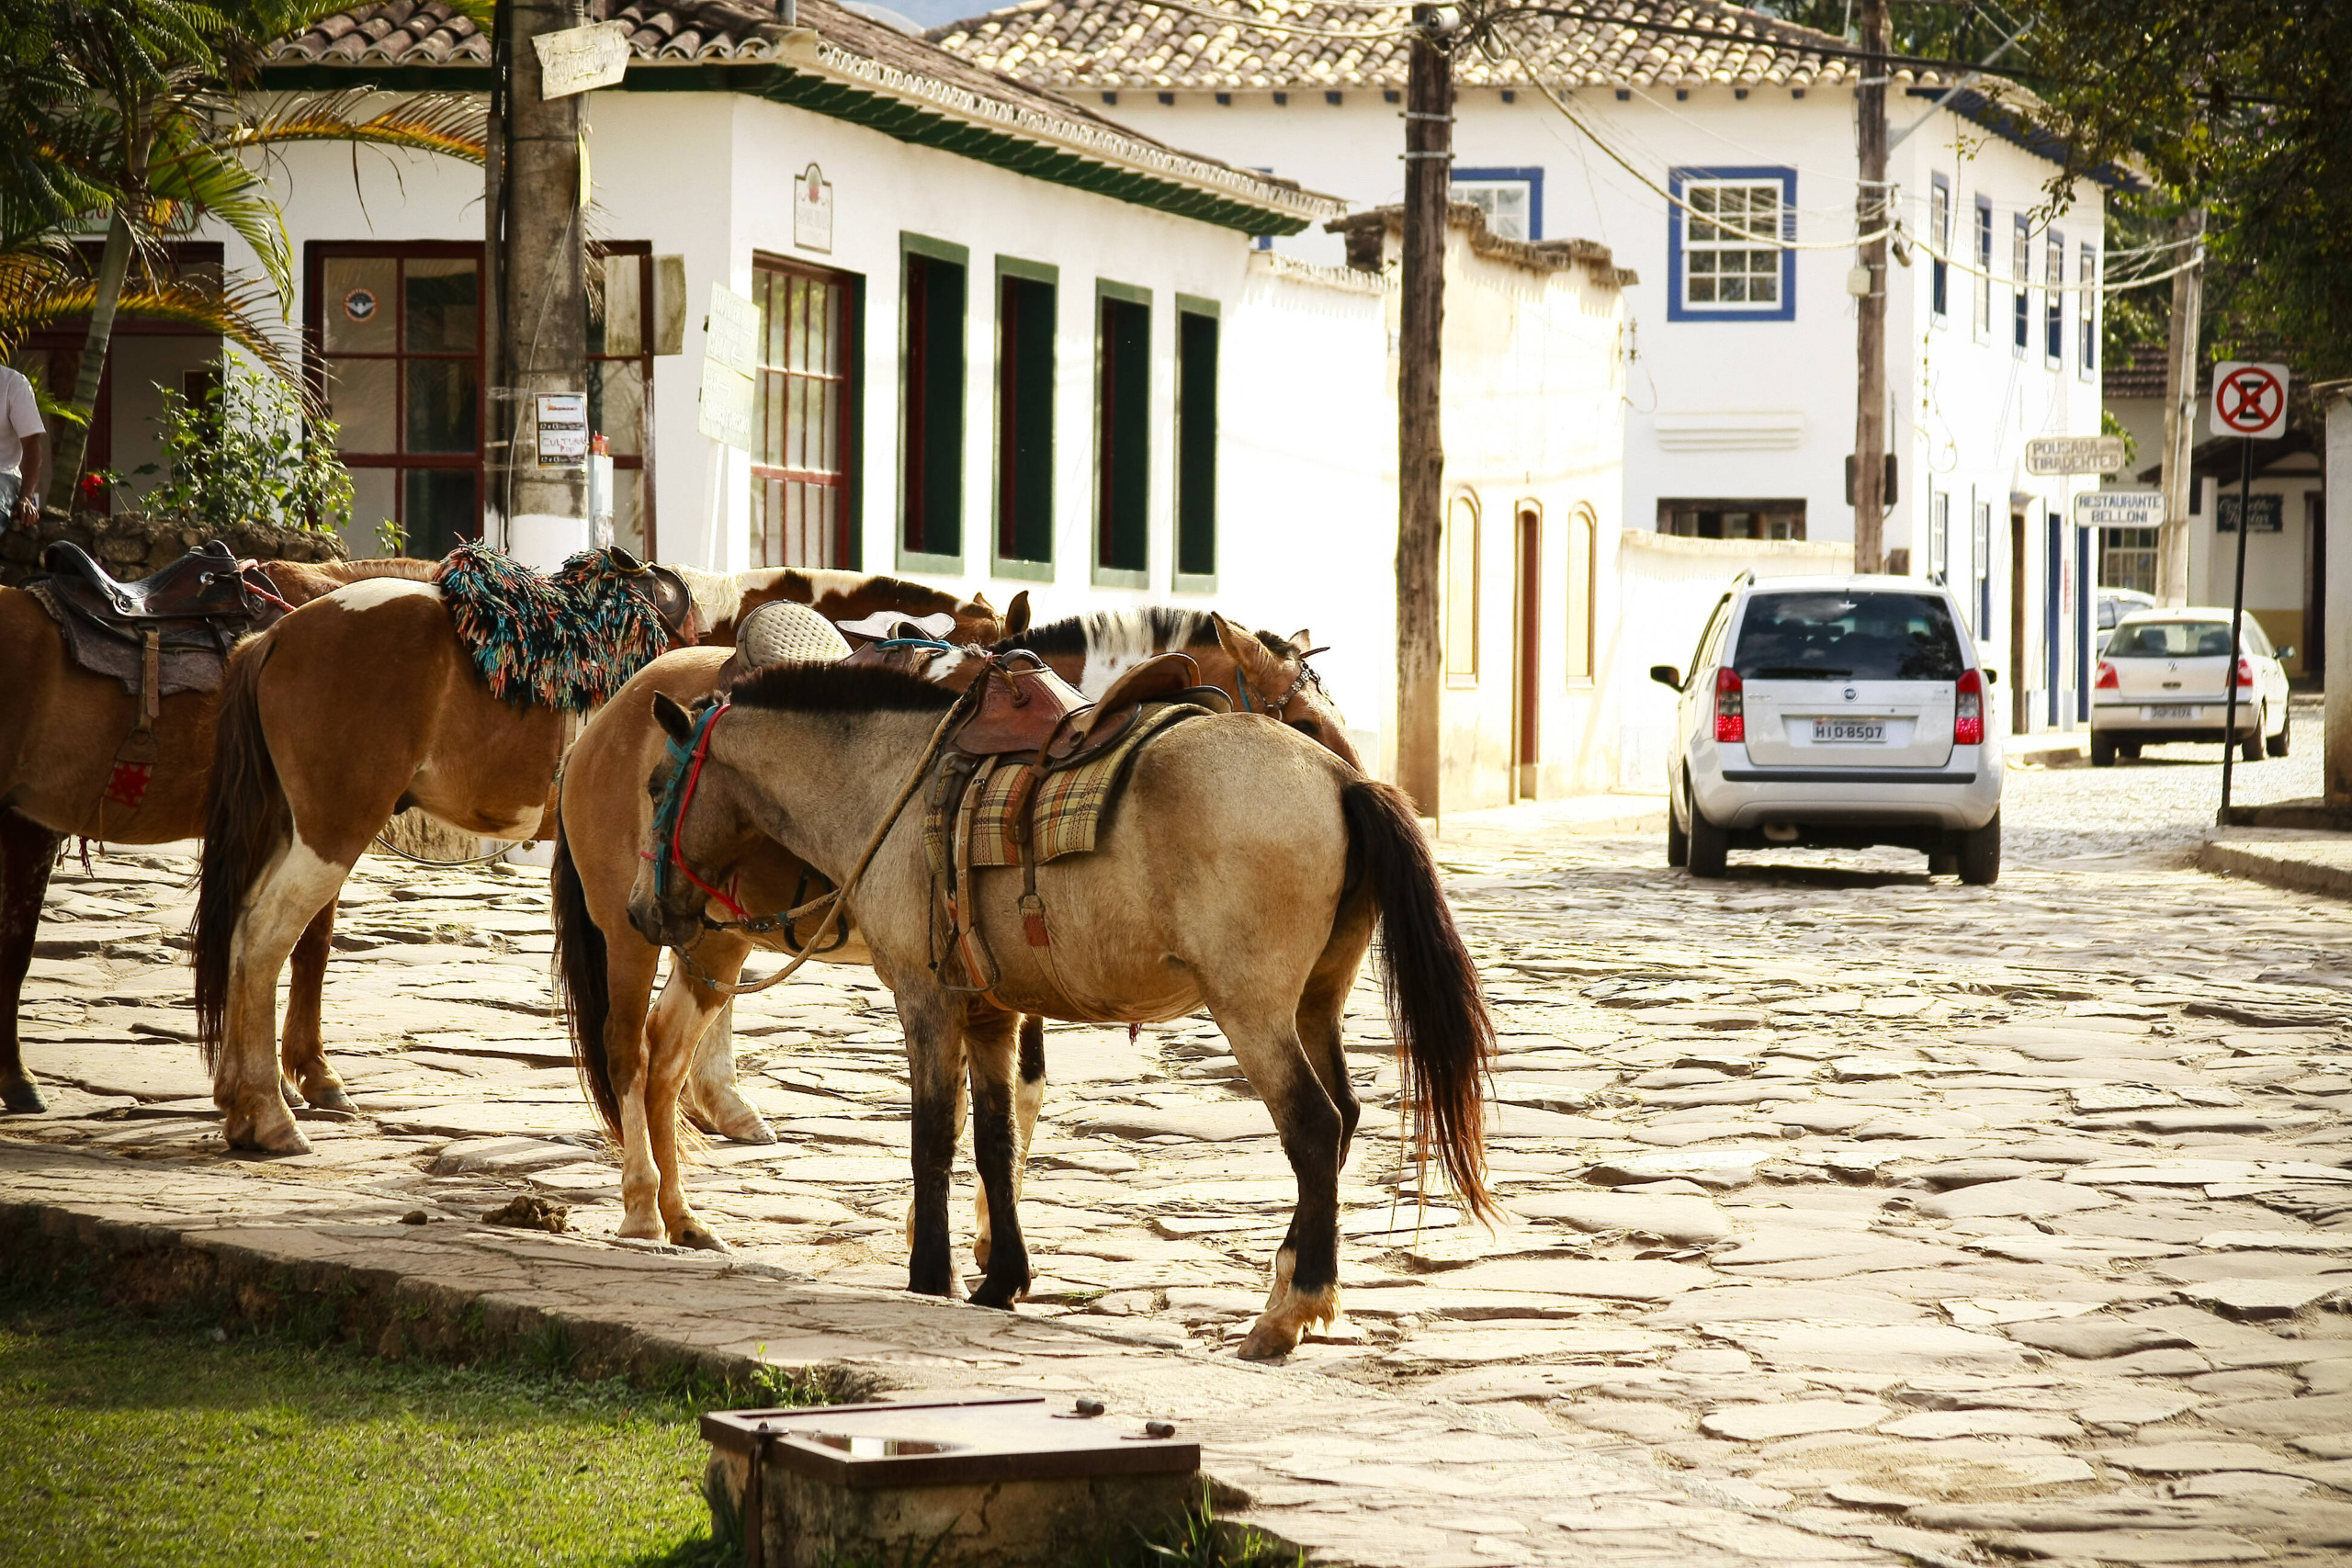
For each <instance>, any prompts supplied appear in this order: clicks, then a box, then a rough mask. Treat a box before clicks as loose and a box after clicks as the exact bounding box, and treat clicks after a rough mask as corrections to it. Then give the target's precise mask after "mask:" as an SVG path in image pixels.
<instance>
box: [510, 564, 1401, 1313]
mask: <svg viewBox="0 0 2352 1568" xmlns="http://www.w3.org/2000/svg"><path fill="white" fill-rule="evenodd" d="M1013 649H1030V650H1032V651H1037V652H1039V653H1040V654H1041V655H1042V657H1044V659H1045V660H1046V664H1047V665H1048V667H1049V668H1051V669H1053V670H1054V671H1055V672H1056V673H1057V674H1058V675H1060V676H1061V677H1062V679H1064V680H1065V681H1067V682H1069V683H1070V684H1071V685H1073V686H1075V687H1077V688H1079V689H1080V691H1081V692H1087V693H1091V694H1100V693H1102V692H1103V691H1104V690H1106V689H1107V688H1108V687H1109V686H1110V685H1111V683H1112V682H1114V680H1116V678H1117V677H1118V676H1119V675H1120V674H1122V673H1124V672H1125V671H1128V670H1131V669H1133V668H1135V666H1136V664H1137V663H1139V662H1140V661H1142V660H1145V659H1148V658H1150V657H1151V656H1153V655H1156V654H1162V653H1168V652H1171V651H1184V652H1187V653H1189V654H1190V656H1191V657H1192V658H1193V660H1194V661H1195V664H1196V666H1197V667H1198V669H1199V671H1200V676H1201V680H1202V682H1203V683H1204V684H1206V685H1210V686H1215V687H1217V688H1219V689H1220V690H1221V691H1223V692H1224V693H1225V694H1226V696H1227V699H1228V700H1229V701H1230V702H1232V703H1233V704H1234V705H1235V706H1236V708H1237V709H1240V710H1243V711H1257V712H1262V713H1270V714H1272V716H1275V717H1278V718H1280V719H1282V720H1283V722H1284V723H1286V724H1288V725H1290V726H1291V727H1292V728H1295V729H1298V730H1299V731H1301V732H1302V733H1304V734H1306V736H1308V737H1309V738H1310V739H1314V740H1315V741H1316V742H1317V743H1318V744H1319V745H1322V746H1323V747H1325V748H1326V749H1328V750H1330V751H1332V752H1333V753H1334V754H1335V755H1338V756H1340V757H1342V758H1344V759H1346V760H1347V761H1349V763H1350V764H1351V765H1353V764H1354V762H1355V752H1354V750H1353V748H1352V747H1351V746H1350V745H1349V743H1348V739H1347V732H1346V728H1345V723H1346V721H1345V719H1344V718H1343V717H1342V716H1341V715H1340V710H1339V708H1338V707H1337V706H1336V705H1334V704H1333V703H1332V701H1331V699H1330V697H1329V694H1326V693H1325V691H1324V690H1323V686H1322V682H1320V681H1319V680H1317V678H1316V676H1315V672H1314V671H1313V669H1312V668H1311V667H1310V666H1309V665H1308V664H1307V662H1306V655H1308V654H1310V653H1312V652H1314V651H1315V649H1312V648H1311V647H1309V646H1308V641H1307V637H1306V633H1305V632H1301V633H1299V634H1297V635H1296V636H1295V637H1289V638H1283V637H1272V636H1269V635H1268V634H1266V633H1263V632H1252V631H1250V630H1248V629H1246V628H1243V627H1240V626H1236V625H1234V624H1233V623H1232V622H1230V621H1227V620H1226V619H1225V618H1224V617H1222V616H1220V615H1216V614H1215V613H1213V612H1210V611H1204V610H1170V609H1162V608H1147V609H1123V610H1108V611H1098V612H1096V613H1094V614H1091V615H1080V616H1076V617H1073V618H1071V619H1068V620H1062V621H1055V622H1050V623H1048V624H1046V625H1044V626H1036V627H1033V628H1031V629H1030V630H1028V631H1025V632H1020V633H1016V634H1014V635H1013V636H1012V637H1006V638H1005V639H1004V640H1002V641H1001V642H1000V643H998V644H997V645H996V649H995V651H997V652H1000V653H1002V652H1009V651H1012V650H1013ZM967 657H968V655H967V653H966V652H965V650H960V649H947V650H942V656H941V657H939V658H936V659H933V660H928V661H926V663H925V665H924V667H923V669H922V676H923V678H924V679H926V680H930V681H933V682H937V683H940V684H944V685H945V686H947V687H949V688H950V689H952V690H958V691H960V690H961V689H962V688H963V686H965V685H967V684H968V683H969V682H970V679H971V672H970V670H969V669H968V668H962V661H964V660H967ZM959 671H960V672H961V676H962V678H961V679H960V680H959V679H958V678H957V676H958V673H959ZM747 672H748V671H741V670H738V669H737V668H736V667H735V666H734V662H733V661H732V660H729V658H728V657H727V656H726V655H725V654H723V653H721V652H720V651H718V650H716V649H680V650H678V651H675V652H672V653H666V654H663V655H662V657H661V658H660V659H657V660H654V661H653V662H652V663H651V664H649V665H647V666H646V667H645V669H643V670H642V671H639V672H638V674H637V675H636V676H635V677H634V678H633V679H632V680H631V681H630V682H629V683H628V685H626V686H624V687H623V688H622V689H621V690H620V692H619V693H618V694H616V695H615V697H614V699H613V700H612V702H610V703H608V704H606V705H605V707H604V708H603V710H602V711H600V712H599V713H598V714H597V715H596V716H595V717H594V718H593V719H591V720H590V721H589V722H588V724H587V725H586V727H585V728H582V731H581V735H580V739H579V741H578V743H577V744H576V745H575V746H574V747H573V748H572V750H571V753H570V754H569V755H568V756H567V757H566V759H565V761H564V772H563V778H562V781H561V782H560V784H559V786H558V789H559V795H560V812H559V814H558V818H557V823H556V832H555V873H554V879H553V886H554V899H555V930H556V967H557V974H558V976H559V979H560V984H561V985H562V987H563V998H564V1015H565V1017H566V1018H567V1020H569V1021H570V1024H571V1032H572V1043H573V1053H574V1056H575V1059H577V1060H579V1061H581V1062H582V1064H583V1071H582V1077H583V1078H584V1079H586V1080H587V1082H588V1085H589V1087H590V1089H591V1097H592V1099H595V1098H596V1097H595V1096H594V1084H595V1081H596V1078H595V1075H594V1073H593V1072H590V1071H587V1070H586V1069H585V1067H584V1064H585V1063H586V1062H587V1061H589V1060H590V1059H591V1058H593V1057H597V1056H604V1057H610V1058H616V1059H619V1060H623V1061H638V1060H644V1061H659V1062H662V1063H664V1064H667V1065H669V1066H673V1067H674V1068H676V1069H677V1070H680V1071H683V1072H684V1073H686V1074H687V1077H686V1078H685V1080H684V1084H683V1085H680V1086H673V1089H671V1090H669V1091H668V1092H670V1093H674V1094H676V1095H677V1096H678V1097H679V1098H680V1100H682V1102H683V1103H684V1104H685V1105H686V1106H687V1107H688V1109H689V1111H690V1113H691V1112H693V1111H695V1108H696V1107H698V1106H707V1105H710V1104H712V1103H716V1102H721V1101H722V1100H724V1098H725V1097H726V1096H727V1095H733V1096H735V1097H736V1098H738V1099H740V1098H741V1096H740V1091H739V1090H737V1089H735V1087H734V1084H733V1080H732V1067H733V1063H732V1057H731V1054H729V1053H727V1052H723V1051H718V1050H713V1049H710V1048H709V1046H708V1045H707V1044H706V1045H705V1046H704V1047H703V1048H701V1049H696V1047H695V1042H696V1040H697V1039H699V1038H701V1037H702V1036H703V1034H704V1032H705V1031H706V1030H707V1029H708V1028H709V1027H710V1024H711V1021H712V1020H713V1019H714V1018H715V1017H717V1016H718V1012H719V1011H720V1010H721V1009H722V1008H723V1007H724V1006H725V1004H726V1000H727V997H726V995H725V994H724V993H723V992H722V991H721V990H719V989H718V988H717V987H731V986H732V985H734V983H735V982H736V980H737V978H738V976H740V975H741V972H742V968H743V964H744V962H745V961H746V960H747V959H748V958H749V957H750V956H751V954H752V953H753V952H756V951H766V952H771V953H787V954H789V953H797V952H799V951H800V944H801V943H802V942H806V941H807V940H808V938H809V928H810V926H811V925H812V924H813V922H810V921H803V922H800V923H799V925H798V926H797V928H796V927H794V926H790V925H787V926H786V927H784V928H783V929H781V930H771V931H760V932H756V933H754V932H752V931H744V930H742V929H741V928H736V929H730V930H726V931H717V930H714V931H708V932H707V933H706V935H705V938H704V940H703V942H701V944H700V945H699V946H698V947H696V949H695V955H694V956H695V963H694V965H693V967H692V968H691V969H689V967H688V966H687V965H685V964H673V965H672V967H671V973H670V978H669V981H668V982H667V984H665V985H664V986H663V987H662V994H661V998H660V999H659V1001H657V1002H655V1003H654V1005H653V1007H652V1010H651V1012H650V1015H649V1013H648V1011H647V998H649V997H650V995H651V994H652V987H653V981H654V976H655V975H656V973H657V971H658V970H659V967H660V964H661V958H662V949H661V948H660V947H659V946H658V945H656V944H654V943H651V942H647V941H646V940H645V939H644V938H643V937H642V936H640V935H639V933H638V932H637V931H635V929H633V928H632V927H631V926H630V924H629V921H628V892H629V887H630V886H631V885H632V884H633V883H634V881H635V880H636V876H637V868H638V865H639V856H638V851H639V845H641V844H642V843H643V842H644V840H645V837H646V834H647V832H648V831H649V830H650V828H651V826H652V820H653V807H652V803H651V801H650V799H649V798H648V796H647V795H646V790H645V781H646V778H647V776H648V775H649V774H650V773H652V772H653V770H654V767H655V764H656V763H658V762H659V761H661V759H662V753H663V751H664V750H665V749H666V747H667V745H668V737H667V735H666V734H665V733H664V732H663V730H662V728H661V726H660V725H659V724H658V723H656V722H655V720H654V716H653V708H652V696H653V694H655V693H656V692H659V693H662V694H664V695H666V696H668V697H671V698H673V700H675V701H677V702H678V703H680V704H683V705H689V706H691V705H695V704H696V703H698V702H701V701H703V700H704V699H706V698H708V697H710V696H712V695H714V694H717V693H718V691H719V690H720V688H721V685H722V683H723V682H725V681H726V680H727V679H728V678H729V676H731V675H738V674H742V673H747ZM813 886H818V885H817V884H816V883H815V882H814V880H813V879H812V878H811V876H810V874H809V868H808V866H807V865H805V864H804V863H802V862H801V861H800V860H799V859H798V858H797V857H796V856H795V855H793V854H792V853H791V852H789V851H787V850H786V849H784V848H783V847H782V846H781V845H779V844H776V843H775V842H773V841H766V842H763V843H760V844H758V845H756V846H754V847H752V850H751V851H750V852H747V853H746V855H745V857H744V859H743V860H742V862H741V863H740V864H739V865H738V866H737V867H736V868H735V871H734V873H733V880H732V881H731V882H730V883H729V885H728V888H727V893H726V898H727V900H728V902H729V903H731V904H734V905H735V906H737V908H739V909H752V910H759V911H763V912H772V911H775V910H779V909H785V908H790V907H791V906H793V905H795V904H797V903H799V902H802V901H803V900H805V898H806V897H808V895H809V891H810V890H811V888H812V887H813ZM712 912H713V913H714V914H717V913H721V912H723V911H722V909H721V908H720V907H719V906H718V903H717V901H716V900H714V901H713V909H712ZM827 946H828V948H829V949H830V951H827V952H825V953H822V954H821V955H820V956H822V957H823V959H824V960H825V961H826V962H828V963H832V964H865V963H867V962H868V959H867V956H866V952H865V942H864V941H863V939H862V938H860V937H859V935H858V934H857V931H856V930H855V928H854V925H853V926H850V927H849V928H848V929H846V930H844V931H841V932H840V933H838V942H834V941H831V940H829V941H828V943H827ZM695 971H699V972H700V974H699V977H697V976H696V974H695ZM648 1032H650V1033H651V1034H653V1035H654V1036H656V1037H657V1038H656V1040H655V1041H654V1042H653V1043H650V1044H648V1043H646V1042H645V1036H646V1034H647V1033H648ZM1019 1040H1020V1046H1019V1077H1018V1081H1017V1084H1016V1088H1015V1090H1014V1109H1015V1122H1016V1131H1015V1156H1014V1177H1013V1187H1014V1196H1015V1198H1016V1199H1017V1198H1018V1197H1019V1191H1020V1184H1021V1172H1022V1169H1023V1167H1024V1165H1025V1163H1026V1156H1027V1151H1028V1147H1029V1140H1030V1136H1031V1133H1032V1131H1033V1129H1034V1128H1035V1125H1036V1122H1037V1111H1038V1108H1039V1106H1040V1104H1041V1103H1042V1101H1043V1100H1044V1095H1045V1087H1046V1051H1045V1025H1044V1021H1043V1020H1042V1019H1039V1018H1036V1017H1034V1016H1033V1017H1026V1018H1023V1020H1022V1021H1021V1022H1020V1026H1019ZM689 1063H691V1066H689V1065H688V1064H689ZM721 1073H725V1074H726V1075H727V1077H725V1079H724V1080H722V1079H721V1078H720V1077H719V1075H720V1074H721ZM596 1104H597V1110H598V1111H599V1113H600V1115H601V1116H602V1117H603V1119H604V1121H605V1125H606V1127H607V1129H608V1130H609V1131H610V1132H611V1134H612V1135H613V1136H614V1137H615V1138H616V1140H618V1141H619V1142H620V1143H621V1144H622V1145H623V1149H624V1151H625V1154H627V1155H628V1157H631V1158H638V1157H640V1156H641V1155H642V1148H643V1144H644V1141H645V1140H646V1139H647V1138H649V1137H650V1138H655V1139H661V1140H664V1141H667V1140H670V1139H673V1137H674V1135H675V1134H674V1130H673V1128H671V1127H670V1126H669V1125H668V1124H667V1123H666V1122H662V1123H655V1124H648V1125H642V1126H640V1125H634V1124H631V1123H630V1122H628V1119H626V1118H625V1117H624V1116H623V1113H622V1107H621V1106H620V1104H619V1103H617V1102H615V1101H613V1100H605V1099H598V1100H596ZM693 1119H695V1120H697V1121H704V1122H707V1119H708V1112H707V1111H702V1112H701V1113H699V1114H695V1115H694V1116H693ZM977 1207H978V1221H979V1228H978V1242H977V1244H976V1246H975V1247H974V1255H975V1257H976V1258H978V1260H979V1262H980V1263H981V1264H982V1265H983V1266H985V1265H986V1264H987V1262H988V1256H989V1246H990V1236H991V1231H990V1227H989V1215H988V1209H987V1205H986V1202H985V1201H978V1204H977ZM631 1218H632V1220H634V1221H646V1222H647V1224H648V1228H646V1229H644V1230H643V1231H641V1232H639V1231H631V1230H626V1229H625V1230H624V1231H623V1232H622V1234H623V1235H632V1236H634V1235H642V1236H644V1237H645V1238H647V1239H653V1240H663V1239H666V1240H669V1241H671V1242H673V1243H676V1244H678V1245H681V1246H691V1247H723V1245H724V1244H723V1243H721V1242H720V1241H719V1240H718V1237H717V1236H715V1235H711V1234H710V1233H709V1232H708V1231H707V1230H704V1229H701V1228H699V1227H691V1228H687V1229H682V1230H678V1231H675V1232H670V1231H666V1230H665V1229H663V1228H662V1226H661V1225H660V1224H652V1223H651V1222H650V1221H648V1219H647V1216H645V1215H642V1214H638V1215H633V1216H631Z"/></svg>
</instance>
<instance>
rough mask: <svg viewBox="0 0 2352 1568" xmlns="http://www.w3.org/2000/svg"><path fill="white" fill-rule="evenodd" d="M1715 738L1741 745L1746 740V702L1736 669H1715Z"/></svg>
mask: <svg viewBox="0 0 2352 1568" xmlns="http://www.w3.org/2000/svg"><path fill="white" fill-rule="evenodd" d="M1715 739H1717V740H1719V741H1737V742H1739V743H1740V744H1742V745H1745V744H1746V743H1747V698H1746V697H1745V695H1743V694H1742V693H1741V690H1740V683H1739V671H1736V670H1718V671H1715Z"/></svg>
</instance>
